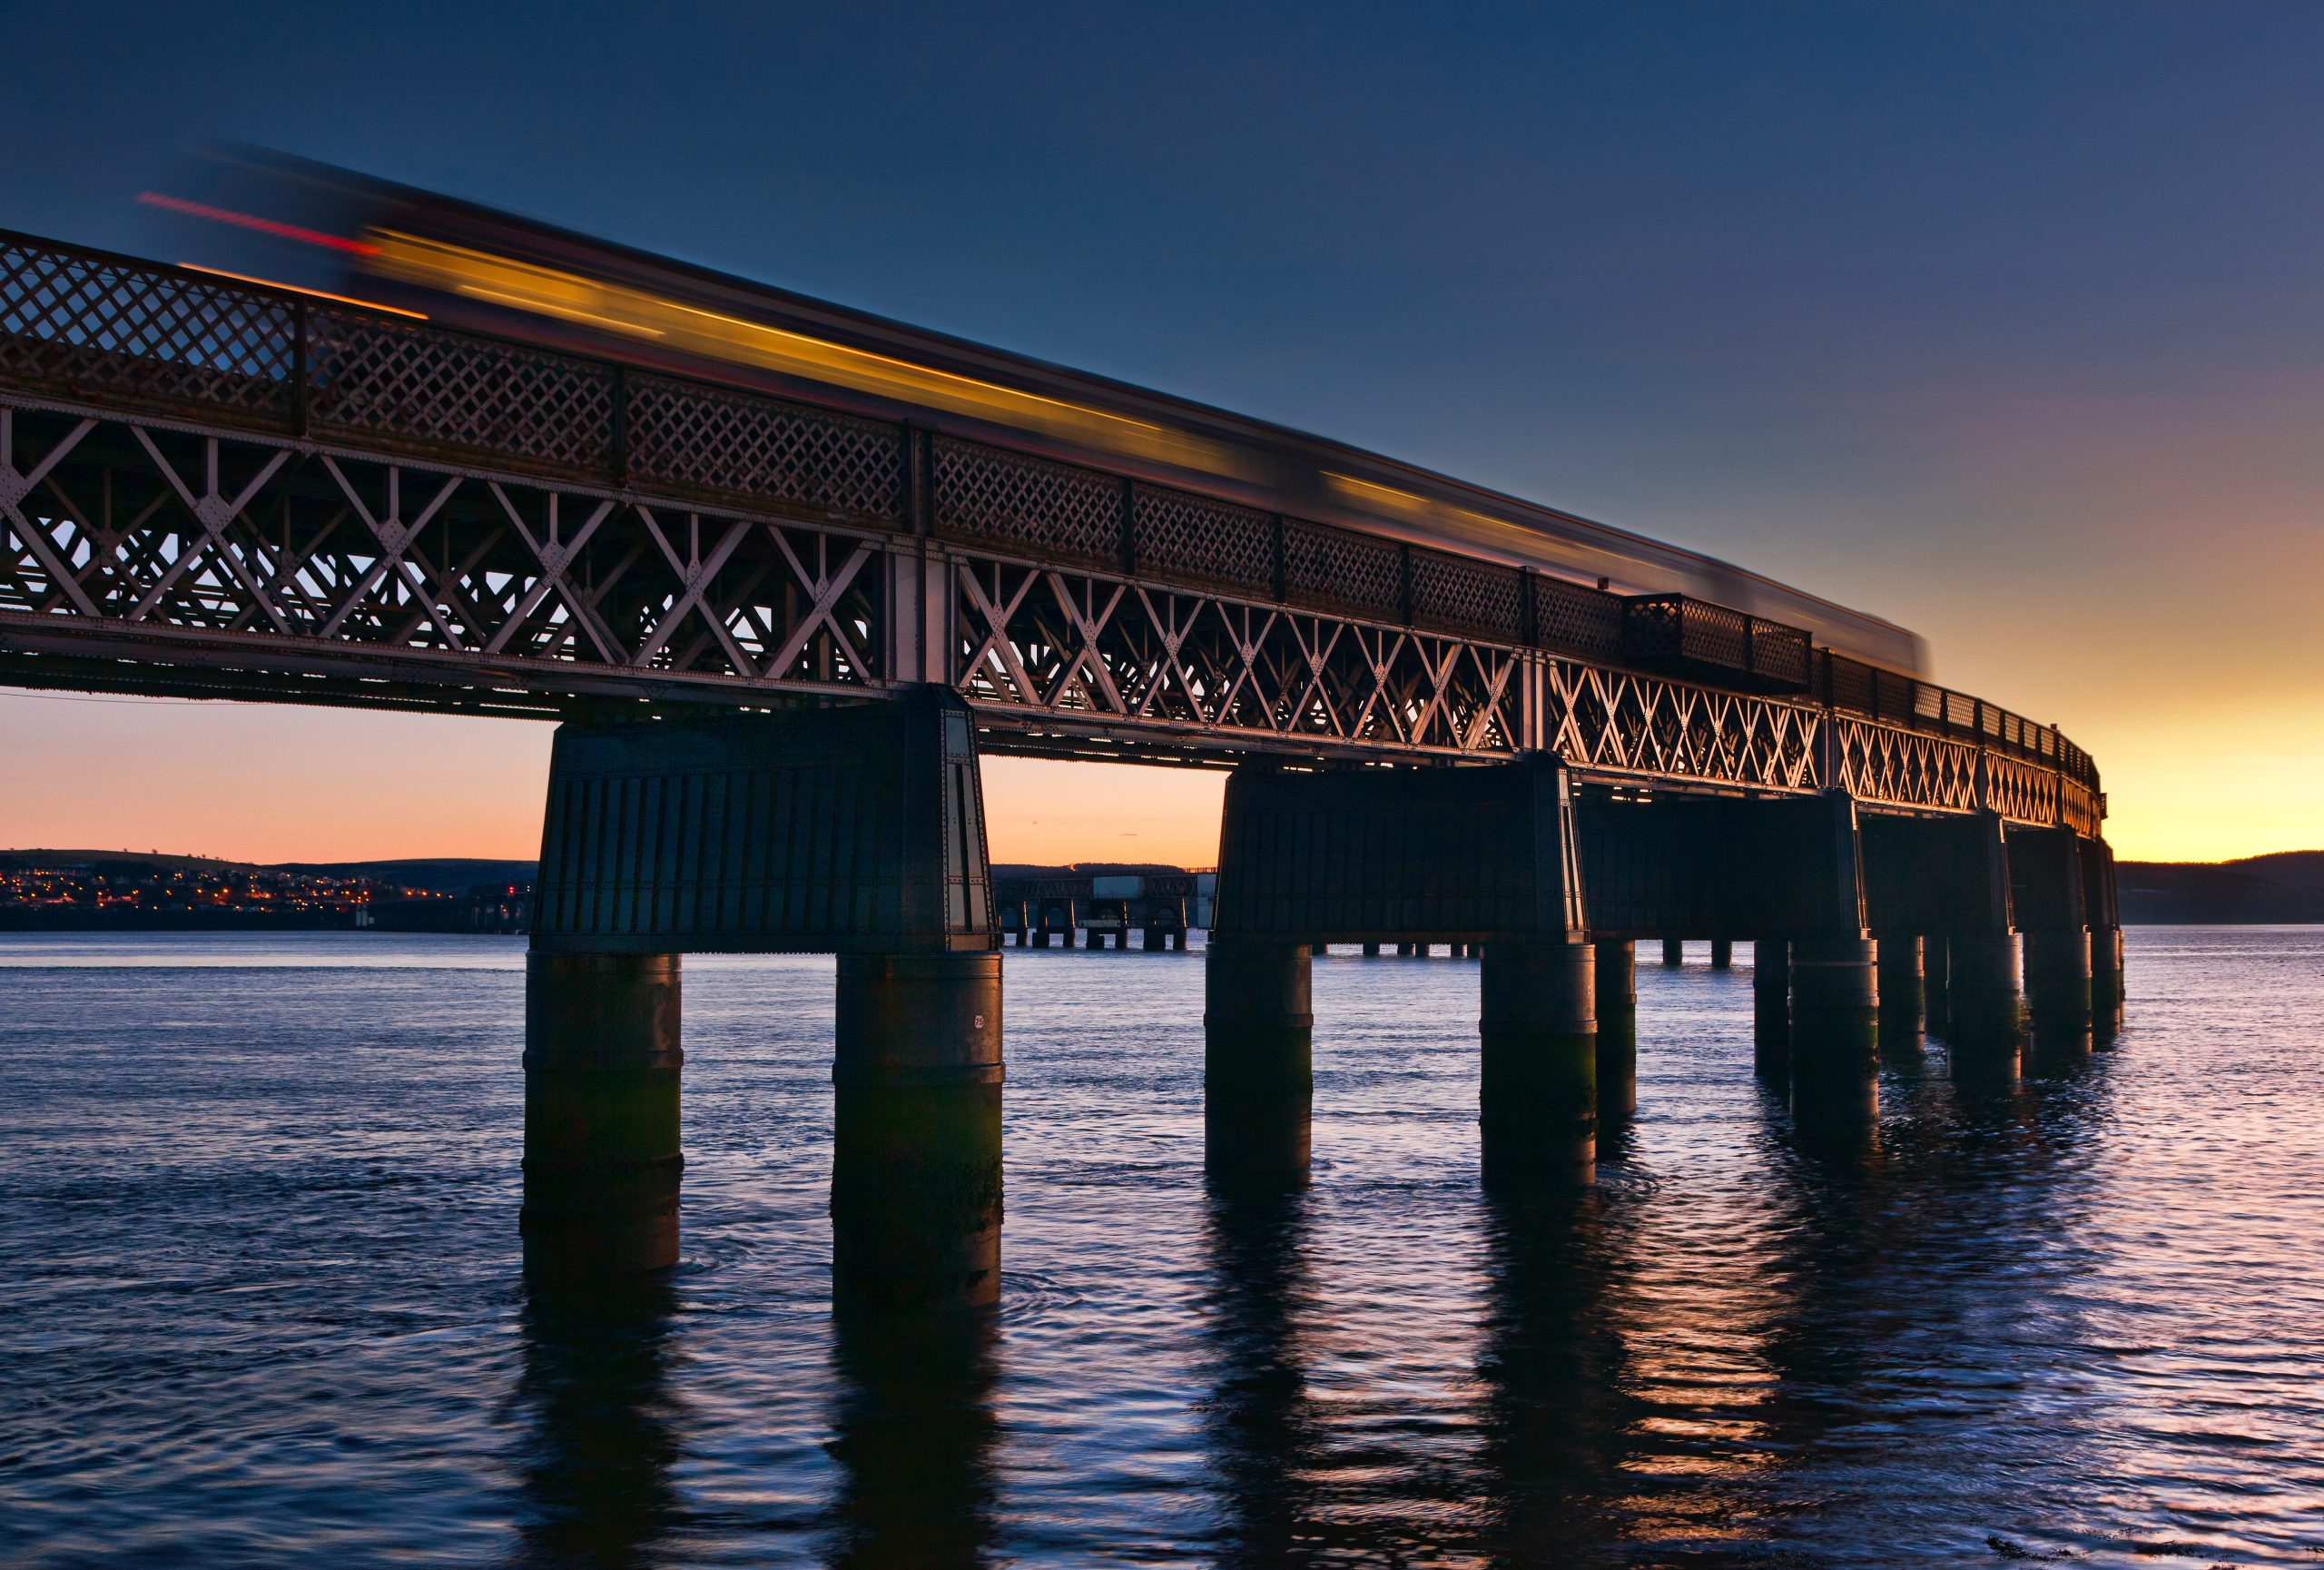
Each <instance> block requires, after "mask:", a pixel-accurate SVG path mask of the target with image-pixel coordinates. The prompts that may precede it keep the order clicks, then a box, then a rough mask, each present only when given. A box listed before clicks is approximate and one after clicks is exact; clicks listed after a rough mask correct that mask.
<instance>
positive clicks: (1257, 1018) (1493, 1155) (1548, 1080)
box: [1204, 753, 1598, 1181]
mask: <svg viewBox="0 0 2324 1570" xmlns="http://www.w3.org/2000/svg"><path fill="white" fill-rule="evenodd" d="M1479 824H1492V825H1493V829H1494V833H1493V834H1490V835H1488V834H1480V833H1479V832H1478V825H1479ZM1358 846H1361V847H1364V859H1362V860H1357V859H1354V856H1353V854H1352V851H1353V848H1354V847H1358ZM1215 909H1216V915H1215V926H1214V928H1213V931H1212V933H1211V948H1210V965H1209V971H1208V975H1207V979H1206V998H1207V1001H1208V1004H1207V1011H1206V1013H1205V1016H1204V1025H1205V1036H1206V1073H1207V1078H1206V1092H1205V1093H1206V1099H1207V1101H1209V1102H1210V1104H1211V1108H1212V1111H1211V1113H1210V1121H1209V1126H1210V1128H1211V1129H1212V1130H1213V1131H1214V1140H1216V1139H1217V1138H1218V1137H1219V1136H1220V1134H1221V1133H1222V1132H1223V1131H1232V1130H1241V1129H1244V1128H1246V1127H1247V1126H1248V1124H1249V1122H1250V1121H1251V1119H1252V1117H1253V1114H1251V1113H1249V1112H1247V1111H1246V1110H1245V1109H1246V1107H1248V1106H1250V1105H1251V1104H1253V1103H1255V1102H1256V1103H1257V1104H1259V1105H1262V1106H1274V1107H1276V1108H1280V1109H1284V1110H1285V1111H1283V1112H1282V1113H1281V1114H1280V1115H1281V1116H1283V1117H1284V1118H1285V1119H1290V1118H1291V1117H1293V1116H1294V1115H1295V1116H1296V1120H1297V1121H1298V1124H1299V1127H1300V1128H1301V1130H1302V1131H1303V1142H1302V1143H1301V1144H1300V1145H1299V1147H1298V1154H1299V1157H1300V1159H1301V1160H1304V1159H1305V1144H1304V1131H1305V1111H1306V1107H1307V1095H1308V1086H1309V1082H1310V1080H1309V1071H1310V1061H1311V1051H1312V1041H1313V1015H1312V1013H1311V1012H1310V1001H1309V999H1310V990H1309V973H1308V966H1307V963H1306V961H1307V957H1308V955H1309V954H1310V953H1311V952H1312V951H1313V949H1315V948H1320V947H1322V946H1324V945H1325V944H1329V943H1395V944H1396V945H1397V947H1398V949H1399V950H1400V951H1402V952H1407V953H1410V952H1418V953H1426V952H1427V951H1428V950H1429V949H1430V948H1431V947H1432V946H1433V943H1435V942H1437V941H1443V942H1444V943H1447V945H1448V946H1449V947H1451V948H1452V950H1453V952H1454V953H1459V951H1460V950H1461V949H1462V948H1463V947H1473V946H1477V945H1480V944H1481V945H1482V949H1481V960H1482V963H1481V967H1480V970H1481V973H1480V977H1479V989H1480V998H1481V1008H1480V1012H1479V1015H1478V1032H1479V1036H1480V1040H1481V1043H1482V1052H1483V1072H1482V1081H1481V1090H1480V1094H1479V1122H1480V1124H1481V1126H1482V1132H1483V1146H1484V1152H1485V1164H1486V1166H1487V1168H1488V1170H1490V1171H1492V1172H1493V1173H1495V1174H1501V1173H1504V1172H1518V1171H1525V1172H1532V1173H1536V1174H1546V1175H1550V1176H1551V1177H1552V1178H1554V1179H1556V1180H1581V1181H1587V1180H1589V1179H1590V1176H1591V1175H1592V1172H1593V1170H1594V1165H1595V1160H1596V1156H1595V1150H1596V1125H1597V1103H1596V1085H1597V1077H1598V1061H1597V1054H1598V1032H1597V1020H1596V1012H1595V1007H1594V997H1595V992H1596V965H1597V960H1596V954H1595V951H1594V950H1593V949H1592V948H1591V946H1590V943H1589V942H1588V941H1587V938H1586V935H1585V934H1586V928H1585V926H1584V923H1583V922H1582V919H1581V872H1580V865H1579V862H1578V860H1577V853H1576V845H1575V839H1574V834H1573V818H1572V803H1571V796H1570V795H1569V790H1568V785H1567V780H1566V775H1565V770H1564V766H1563V765H1562V764H1561V763H1560V762H1559V761H1558V760H1557V759H1556V758H1555V757H1553V756H1551V755H1545V754H1538V753H1537V754H1529V755H1526V756H1525V757H1524V758H1522V759H1521V760H1520V761H1518V762H1514V763H1510V764H1503V765H1492V766H1487V767H1479V768H1463V769H1418V770H1409V771H1399V772H1393V773H1392V772H1389V771H1385V770H1376V769H1363V770H1346V771H1341V772H1325V773H1313V774H1305V773H1302V774H1294V773H1290V772H1287V771H1281V770H1277V769H1274V768H1269V767H1267V766H1265V765H1246V767H1243V768H1239V769H1237V770H1236V772H1235V774H1234V775H1233V776H1232V777H1231V778H1230V779H1229V780H1228V781H1227V785H1226V804H1225V810H1224V813H1223V815H1222V819H1221V823H1220V831H1219V854H1218V892H1217V897H1216V906H1215ZM1246 1142H1248V1143H1257V1142H1259V1141H1257V1140H1246Z"/></svg>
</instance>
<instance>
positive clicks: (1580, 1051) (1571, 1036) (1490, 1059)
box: [1477, 943, 1598, 1183]
mask: <svg viewBox="0 0 2324 1570" xmlns="http://www.w3.org/2000/svg"><path fill="white" fill-rule="evenodd" d="M1480 982H1481V986H1480V992H1481V1000H1482V1009H1481V1010H1480V1012H1479V1017H1478V1021H1477V1028H1478V1034H1479V1035H1480V1036H1481V1037H1482V1041H1483V1047H1484V1073H1483V1085H1482V1096H1481V1101H1482V1104H1481V1107H1480V1116H1479V1119H1478V1121H1479V1124H1480V1125H1481V1127H1482V1132H1483V1143H1484V1163H1485V1170H1486V1173H1487V1175H1488V1176H1498V1175H1508V1176H1529V1177H1537V1178H1548V1179H1551V1180H1559V1181H1569V1182H1577V1183H1587V1182H1590V1181H1591V1180H1594V1178H1595V1177H1596V1175H1597V1162H1598V1011H1597V956H1596V953H1595V952H1594V950H1593V949H1592V947H1591V945H1590V944H1589V943H1487V944H1485V952H1484V961H1483V963H1482V967H1481V975H1480Z"/></svg>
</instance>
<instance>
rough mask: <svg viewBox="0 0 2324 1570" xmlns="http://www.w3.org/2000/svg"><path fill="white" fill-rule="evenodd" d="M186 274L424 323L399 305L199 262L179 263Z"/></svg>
mask: <svg viewBox="0 0 2324 1570" xmlns="http://www.w3.org/2000/svg"><path fill="white" fill-rule="evenodd" d="M178 265H179V266H180V267H182V268H184V269H185V270H186V271H187V272H206V273H208V274H209V275H210V276H211V277H212V278H231V279H232V280H233V281H235V282H237V283H255V284H257V285H258V286H259V287H260V288H261V289H280V290H281V291H283V292H284V293H286V294H303V295H305V296H307V297H308V298H309V299H310V300H329V301H334V302H336V303H338V304H340V305H359V306H361V307H362V308H363V309H364V310H366V311H386V312H387V313H388V314H389V315H390V316H409V317H410V318H411V319H412V320H413V321H427V320H428V313H427V312H426V311H406V310H405V309H404V308H403V307H401V306H400V305H382V304H380V303H379V301H376V300H358V299H356V298H355V297H354V296H353V295H351V294H333V293H331V292H330V291H328V290H322V289H301V288H300V287H299V286H298V285H297V284H295V283H277V282H276V281H274V280H273V279H271V278H252V277H251V275H250V274H249V273H247V272H227V271H226V270H225V269H224V268H222V267H204V266H202V263H201V262H179V263H178Z"/></svg>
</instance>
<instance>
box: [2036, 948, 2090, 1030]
mask: <svg viewBox="0 0 2324 1570" xmlns="http://www.w3.org/2000/svg"><path fill="white" fill-rule="evenodd" d="M2091 993H2092V987H2091V963H2090V932H2089V929H2088V928H2086V927H2043V928H2033V929H2030V930H2028V931H2027V933H2025V1007H2026V1011H2027V1012H2029V1013H2031V1014H2032V1015H2033V1028H2034V1029H2035V1030H2037V1031H2053V1032H2063V1033H2067V1034H2073V1033H2076V1032H2082V1031H2086V1030H2088V1029H2089V1028H2090V1007H2091Z"/></svg>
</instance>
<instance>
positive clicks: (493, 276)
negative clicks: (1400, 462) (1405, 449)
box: [366, 230, 1246, 475]
mask: <svg viewBox="0 0 2324 1570" xmlns="http://www.w3.org/2000/svg"><path fill="white" fill-rule="evenodd" d="M370 233H371V234H372V236H373V238H374V239H375V241H376V242H377V243H375V244H374V245H372V246H371V247H370V249H369V252H368V253H367V254H368V260H367V262H366V270H367V271H369V272H374V273H377V274H378V275H379V276H381V277H385V278H391V279H394V280H395V281H398V282H400V283H410V284H416V285H418V286H419V287H421V288H424V289H438V290H444V291H448V292H451V293H454V294H461V295H466V296H467V297H468V298H469V299H471V300H484V301H490V302H491V303H493V304H496V305H505V306H508V307H510V308H512V309H515V310H518V311H533V312H537V313H538V314H541V315H545V316H553V317H556V318H557V319H559V320H561V321H580V322H585V323H587V324H588V325H591V326H596V327H604V328H606V329H608V330H610V331H615V332H620V333H625V334H627V335H628V336H630V337H633V338H644V339H651V340H654V341H658V342H662V343H665V344H667V345H668V346H670V347H671V348H674V349H678V350H682V351H685V352H687V353H690V354H698V355H702V356H704V357H705V358H708V359H712V360H725V361H728V362H730V363H733V364H739V365H752V366H757V367H760V368H762V369H763V370H773V371H778V372H781V373H783V374H785V375H790V376H800V377H804V378H807V379H809V380H815V381H822V382H826V383H829V384H832V385H833V386H839V387H844V388H847V389H849V390H852V391H856V392H868V393H872V394H873V395H875V396H878V397H882V398H895V399H901V400H908V401H913V402H925V403H931V404H934V405H936V406H937V407H939V408H941V409H944V410H949V411H950V412H952V413H954V414H964V415H968V416H970V418H972V419H980V420H994V421H997V422H1000V423H1002V424H1008V425H1013V426H1019V427H1023V428H1028V429H1031V430H1039V431H1042V432H1044V433H1046V434H1049V435H1052V436H1059V437H1063V438H1066V439H1070V440H1075V441H1081V442H1086V443H1088V444H1089V445H1091V446H1093V447H1097V448H1099V449H1103V450H1107V451H1111V452H1118V453H1122V454H1124V455H1126V456H1129V457H1135V458H1144V459H1153V460H1156V461H1159V462H1164V463H1171V464H1176V465H1178V466H1181V467H1184V468H1188V469H1203V470H1206V471H1207V472H1210V473H1216V474H1225V475H1233V474H1235V473H1236V472H1237V471H1238V470H1239V469H1241V468H1243V467H1246V466H1243V465H1240V464H1239V462H1238V460H1237V459H1236V458H1235V456H1234V455H1233V454H1232V453H1230V452H1229V451H1227V449H1225V448H1224V447H1221V446H1219V445H1218V444H1217V443H1216V442H1208V441H1204V440H1202V439H1199V438H1197V437H1195V436H1192V435H1189V434H1187V432H1184V431H1177V430H1165V429H1164V428H1162V427H1161V426H1158V425H1155V424H1152V423H1150V422H1148V421H1146V420H1133V419H1131V418H1129V417H1128V416H1127V415H1120V414H1114V413H1111V412H1108V410H1102V409H1092V408H1089V407H1088V406H1086V405H1082V404H1076V403H1068V402H1065V401H1064V400H1059V399H1054V398H1045V397H1043V396H1041V395H1040V394H1039V393H1034V392H1026V391H1023V390H1019V389H1017V388H1013V387H1003V386H1001V385H1000V384H999V383H997V382H990V381H983V380H978V379H977V378H975V377H970V376H961V375H959V374H957V373H955V372H952V371H948V370H936V369H935V368H933V367H931V366H925V365H915V364H913V363H912V362H911V361H909V360H898V359H895V358H894V357H892V356H890V355H884V354H875V353H873V352H872V351H869V350H862V349H855V348H852V347H850V346H849V345H846V344H842V343H834V342H832V341H829V340H827V339H820V338H812V337H810V336H808V335H807V334H805V333H802V332H793V331H789V330H787V329H784V328H780V327H773V326H770V325H769V324H767V323H765V322H761V321H746V320H744V319H743V318H742V317H739V316H729V315H726V314H724V312H721V311H706V310H704V309H703V308H702V307H700V306H695V305H688V304H686V303H684V301H677V300H672V299H670V298H668V297H666V296H663V295H657V294H653V293H649V292H647V291H644V290H639V289H632V288H628V287H626V286H625V285H623V284H618V283H614V282H611V281H606V280H602V279H595V278H585V277H583V276H581V275H580V274H578V273H573V272H564V271H561V270H559V269H556V268H553V267H543V266H540V265H538V264H537V263H534V262H519V261H517V260H515V259H513V258H510V257H506V256H497V255H493V254H491V253H490V252H483V251H477V250H474V249H471V248H469V247H468V246H464V245H454V244H452V243H450V242H446V241H441V240H430V239H424V238H422V237H420V236H419V235H415V234H405V233H400V232H396V231H393V230H375V231H371V232H370Z"/></svg>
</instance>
